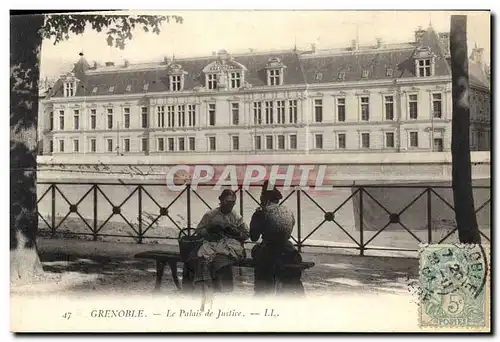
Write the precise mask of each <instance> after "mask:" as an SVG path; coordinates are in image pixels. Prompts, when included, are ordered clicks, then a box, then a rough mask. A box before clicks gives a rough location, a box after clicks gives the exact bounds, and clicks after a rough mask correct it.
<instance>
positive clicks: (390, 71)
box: [385, 68, 392, 77]
mask: <svg viewBox="0 0 500 342" xmlns="http://www.w3.org/2000/svg"><path fill="white" fill-rule="evenodd" d="M385 76H387V77H392V69H391V68H387V69H386V70H385Z"/></svg>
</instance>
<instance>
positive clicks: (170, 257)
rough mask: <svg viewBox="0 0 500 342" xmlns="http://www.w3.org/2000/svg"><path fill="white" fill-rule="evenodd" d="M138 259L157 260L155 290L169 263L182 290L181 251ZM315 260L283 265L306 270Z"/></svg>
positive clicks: (142, 255) (251, 264) (246, 264)
mask: <svg viewBox="0 0 500 342" xmlns="http://www.w3.org/2000/svg"><path fill="white" fill-rule="evenodd" d="M134 257H135V258H137V259H149V260H155V261H156V283H155V290H156V291H157V290H159V289H160V287H161V281H162V278H163V273H164V271H165V266H166V265H167V264H168V265H169V266H170V272H171V274H172V278H173V280H174V284H175V286H176V287H177V289H179V290H181V289H182V287H181V284H180V282H179V276H178V273H177V264H178V263H182V262H183V261H182V259H181V256H180V253H178V252H165V251H158V250H156V251H147V252H141V253H138V254H136V255H135V256H134ZM314 265H315V264H314V262H310V261H309V262H301V263H300V264H285V265H283V266H284V267H285V268H286V269H300V270H306V269H309V268H312V267H314ZM234 266H236V267H250V268H253V267H255V264H254V260H252V259H251V258H246V259H243V260H241V261H240V262H238V263H237V264H235V265H234Z"/></svg>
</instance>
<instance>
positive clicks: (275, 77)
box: [266, 57, 286, 86]
mask: <svg viewBox="0 0 500 342" xmlns="http://www.w3.org/2000/svg"><path fill="white" fill-rule="evenodd" d="M266 69H267V84H268V85H269V86H278V85H282V84H283V78H284V77H283V76H284V75H283V73H284V70H285V69H286V66H285V65H284V64H283V63H282V62H281V60H280V59H279V58H277V57H271V58H269V60H268V62H267V66H266Z"/></svg>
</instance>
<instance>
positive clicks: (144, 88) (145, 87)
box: [142, 83, 149, 91]
mask: <svg viewBox="0 0 500 342" xmlns="http://www.w3.org/2000/svg"><path fill="white" fill-rule="evenodd" d="M148 89H149V83H146V84H144V85H143V86H142V90H143V91H148Z"/></svg>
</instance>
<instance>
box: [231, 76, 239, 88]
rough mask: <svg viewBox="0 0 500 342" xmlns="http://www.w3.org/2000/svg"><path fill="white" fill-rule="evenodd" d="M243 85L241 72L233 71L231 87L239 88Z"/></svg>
mask: <svg viewBox="0 0 500 342" xmlns="http://www.w3.org/2000/svg"><path fill="white" fill-rule="evenodd" d="M239 87H241V73H239V72H231V88H232V89H238V88H239Z"/></svg>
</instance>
